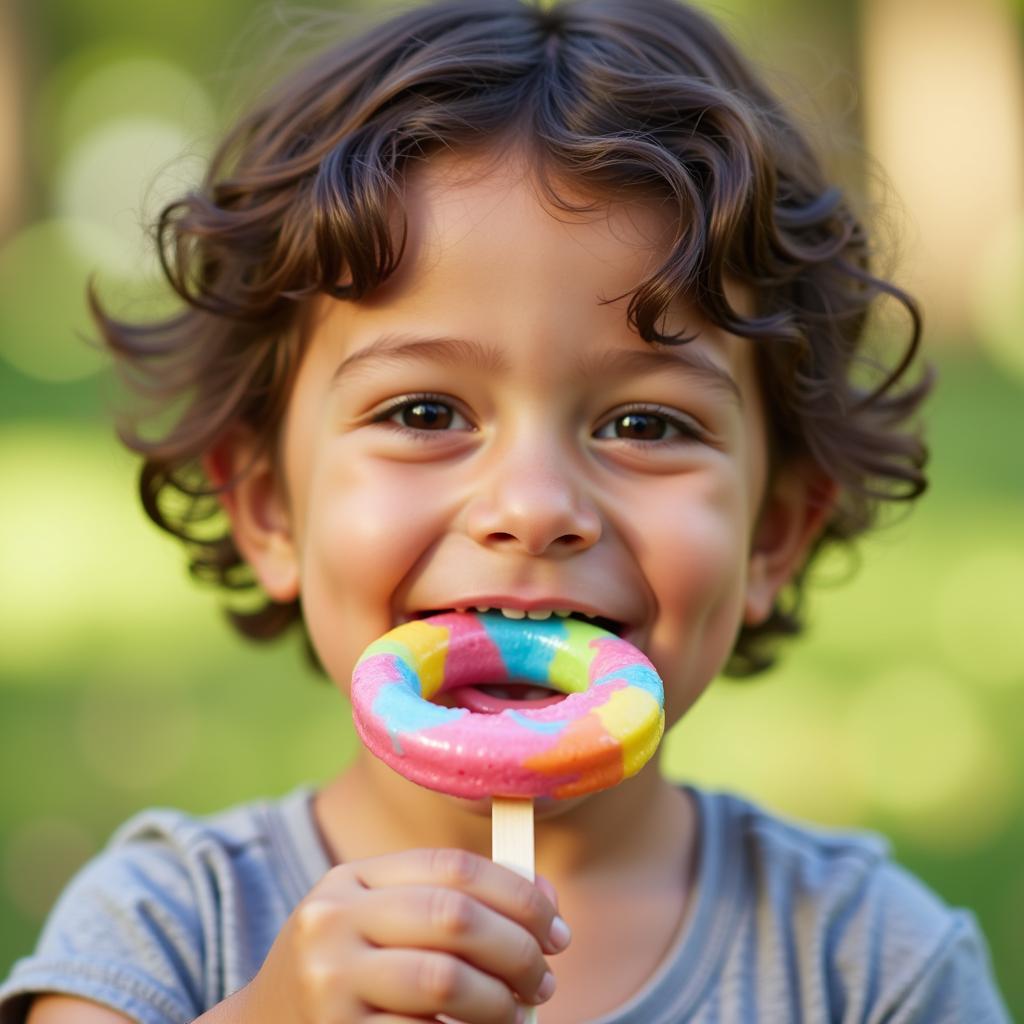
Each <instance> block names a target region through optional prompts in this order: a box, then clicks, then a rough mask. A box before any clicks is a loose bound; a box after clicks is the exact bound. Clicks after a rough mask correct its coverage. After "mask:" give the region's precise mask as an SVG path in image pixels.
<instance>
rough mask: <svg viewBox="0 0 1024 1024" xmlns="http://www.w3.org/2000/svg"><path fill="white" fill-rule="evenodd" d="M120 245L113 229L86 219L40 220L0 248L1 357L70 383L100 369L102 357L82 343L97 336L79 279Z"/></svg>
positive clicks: (42, 375)
mask: <svg viewBox="0 0 1024 1024" xmlns="http://www.w3.org/2000/svg"><path fill="white" fill-rule="evenodd" d="M121 249H122V246H121V245H120V243H119V242H118V240H117V238H116V237H115V236H113V234H112V232H110V231H109V230H107V229H105V228H103V227H102V226H99V225H96V224H92V223H88V222H85V223H81V222H79V223H75V224H72V223H69V222H68V221H61V220H56V221H42V222H39V223H36V224H33V225H31V226H30V227H28V228H25V229H24V230H23V231H21V232H19V233H18V234H17V235H15V236H14V237H13V238H12V239H11V240H10V241H9V242H8V243H7V244H6V245H5V246H4V247H3V248H2V249H0V356H2V357H3V358H4V359H5V360H6V361H7V362H8V363H10V364H11V366H13V367H15V368H16V369H17V370H20V371H21V372H22V373H24V374H26V375H27V376H29V377H37V378H40V379H42V380H51V381H67V380H76V379H80V378H83V377H88V376H90V375H91V374H93V373H95V372H96V371H97V370H98V369H100V368H101V367H102V366H103V365H104V364H105V363H106V361H107V358H106V356H105V354H103V353H102V352H101V351H100V350H99V349H98V348H97V347H96V346H95V345H93V344H90V343H88V342H87V341H86V340H85V339H86V338H95V336H96V332H95V330H94V328H93V327H92V324H91V322H90V320H89V316H88V313H87V311H86V305H85V282H86V280H87V279H88V277H89V274H90V273H91V272H92V271H93V270H95V269H96V265H97V264H98V263H101V262H102V263H106V264H107V265H108V266H110V265H112V263H113V262H114V261H115V260H116V255H115V254H117V253H118V252H119V251H120V250H121ZM85 250H88V253H91V254H92V257H91V258H90V257H89V256H88V255H87V254H86V251H85Z"/></svg>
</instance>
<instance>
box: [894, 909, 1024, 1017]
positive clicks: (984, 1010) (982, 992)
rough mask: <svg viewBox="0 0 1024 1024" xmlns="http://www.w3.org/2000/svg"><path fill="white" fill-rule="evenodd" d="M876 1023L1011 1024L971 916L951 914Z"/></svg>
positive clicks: (982, 941)
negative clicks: (943, 931) (910, 978)
mask: <svg viewBox="0 0 1024 1024" xmlns="http://www.w3.org/2000/svg"><path fill="white" fill-rule="evenodd" d="M879 1019H884V1020H885V1021H886V1022H887V1024H961V1022H963V1021H970V1022H971V1024H1012V1022H1011V1020H1010V1014H1009V1011H1008V1010H1007V1008H1006V1006H1005V1004H1004V1003H1003V1000H1002V998H1001V997H1000V995H999V991H998V989H997V988H996V985H995V981H994V979H993V976H992V968H991V964H990V963H989V956H988V949H987V947H986V945H985V940H984V938H983V937H982V935H981V932H980V931H979V930H978V927H977V925H976V923H975V921H974V917H973V915H972V914H970V913H969V912H967V911H957V912H956V913H955V915H954V920H953V924H952V927H951V928H950V929H949V931H948V933H947V934H946V936H945V937H944V939H943V941H942V942H941V943H940V945H939V947H938V948H937V949H936V950H935V952H934V953H933V954H932V955H931V956H930V957H929V958H928V960H927V961H925V963H924V965H923V966H922V968H921V971H920V973H919V975H918V976H917V977H916V978H915V979H913V981H912V983H911V985H910V986H909V988H908V989H907V990H906V991H905V992H903V993H899V994H898V995H897V996H896V998H895V999H894V1002H893V1005H892V1007H891V1008H890V1009H889V1012H888V1013H883V1014H882V1015H881V1017H880V1018H879Z"/></svg>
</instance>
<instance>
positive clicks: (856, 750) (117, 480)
mask: <svg viewBox="0 0 1024 1024" xmlns="http://www.w3.org/2000/svg"><path fill="white" fill-rule="evenodd" d="M317 6H319V7H320V8H329V5H328V4H326V3H320V4H319V5H317ZM309 8H310V5H309V4H306V5H304V8H303V9H305V10H308V9H309ZM714 10H715V12H716V13H717V14H719V15H720V16H721V17H722V18H723V20H724V21H725V23H726V24H727V26H728V27H729V28H730V29H731V31H732V32H733V33H734V34H735V35H736V36H738V37H739V39H740V41H741V43H742V44H744V45H745V46H746V48H747V49H748V50H749V51H752V53H753V55H754V56H755V58H756V59H757V60H758V61H760V62H761V63H763V64H764V65H765V66H767V67H776V68H782V69H784V71H783V72H782V73H775V74H774V75H773V76H772V77H773V81H774V83H775V85H776V86H777V87H778V88H780V89H781V90H782V91H783V93H785V94H786V95H787V96H788V97H789V99H790V100H791V102H793V103H795V104H796V105H797V106H798V107H799V108H800V109H801V110H802V111H804V113H805V115H806V117H807V120H808V123H809V124H810V123H821V124H823V125H824V130H823V131H818V133H817V134H818V135H819V136H823V141H824V142H825V144H826V145H827V146H828V147H829V149H830V152H831V153H833V154H834V155H833V157H832V161H833V165H834V167H835V169H836V170H837V172H839V173H841V174H842V175H843V176H844V177H845V179H846V180H847V182H848V184H849V185H850V186H851V188H852V189H853V190H854V191H855V192H856V193H858V194H860V195H861V196H862V197H863V198H862V203H863V205H864V208H865V210H866V211H867V212H868V214H869V215H870V216H871V217H872V218H873V219H874V220H875V221H876V223H878V224H879V225H880V226H881V228H882V230H883V234H884V236H885V237H886V239H887V240H889V241H892V242H894V243H895V244H896V248H897V250H898V251H899V254H900V260H899V267H898V271H897V277H898V279H899V280H900V281H901V282H902V283H904V284H906V285H908V286H909V287H911V288H912V289H913V290H916V291H917V292H918V294H919V295H920V296H921V297H922V299H923V301H924V305H925V309H926V313H927V325H928V335H927V344H928V358H929V359H931V360H932V361H933V362H935V363H936V364H937V365H938V366H939V369H940V373H941V384H940V388H939V390H938V392H937V395H936V397H935V400H934V402H933V403H932V406H931V408H930V410H929V413H928V430H929V434H930V438H931V441H932V445H933V449H934V461H933V467H932V471H933V487H932V490H931V491H930V492H929V494H928V496H927V498H926V499H925V501H924V502H923V503H922V504H921V506H920V507H919V508H918V509H916V510H915V511H914V512H913V514H912V515H910V516H908V517H901V518H898V519H896V520H894V521H892V522H891V523H889V524H888V525H887V526H886V527H885V529H883V530H881V531H880V532H878V533H877V534H876V535H875V536H874V537H873V538H871V539H870V540H869V541H867V542H866V543H865V544H864V545H863V546H862V549H861V554H860V556H859V558H858V559H857V561H856V562H850V561H848V560H843V559H833V560H832V561H831V562H830V563H829V564H828V565H825V566H822V568H821V570H820V571H819V572H818V573H817V577H818V582H817V585H816V586H815V588H814V590H813V591H812V595H811V605H810V608H811V620H812V629H811V631H810V635H809V637H808V638H807V639H806V640H805V641H804V642H802V643H801V644H799V645H797V647H795V648H794V649H793V650H792V651H791V652H789V654H788V656H787V657H785V658H784V659H783V663H782V665H781V667H780V668H779V669H778V670H776V671H775V672H773V673H772V674H771V675H769V676H768V677H766V678H764V679H761V680H759V681H756V682H748V683H730V682H721V683H718V684H716V685H715V686H714V687H713V688H712V690H711V691H710V692H709V694H708V695H707V697H706V698H705V699H704V700H703V701H702V702H701V703H700V704H699V705H698V707H697V708H696V709H695V710H694V711H693V712H692V714H691V715H690V716H689V717H688V718H687V719H686V720H685V721H684V722H683V723H682V724H681V725H680V726H679V727H678V728H677V729H676V730H675V732H674V733H673V734H672V735H671V736H670V737H669V738H668V740H667V741H666V744H665V757H666V764H667V766H668V768H669V769H670V771H671V772H672V773H673V774H675V775H678V776H679V777H681V778H682V777H686V778H692V779H695V780H696V781H698V782H701V783H704V784H708V785H712V786H722V787H732V788H737V789H739V790H741V791H743V792H746V793H748V794H751V795H753V796H754V797H755V798H758V799H760V800H763V801H764V802H766V803H768V804H769V805H771V806H772V807H774V808H776V809H777V810H780V811H782V812H786V813H791V814H794V815H798V816H801V817H803V818H806V819H810V820H813V821H818V822H822V823H826V824H830V825H840V826H858V827H859V826H866V827H871V828H876V829H880V830H882V831H884V832H885V833H886V834H887V835H888V836H890V837H891V839H892V842H893V845H894V849H895V853H896V856H897V857H898V858H899V859H900V860H901V861H902V862H903V863H905V864H906V865H907V866H909V867H910V868H911V869H912V870H913V871H915V872H916V873H918V874H919V875H920V876H921V877H922V878H924V879H925V880H926V881H927V882H928V883H930V884H931V885H932V886H933V887H934V888H935V889H937V890H938V891H939V892H940V893H941V894H942V895H943V896H944V897H945V898H946V899H947V900H949V901H950V902H952V903H955V904H959V905H963V906H967V907H969V908H971V909H972V910H973V911H974V912H975V913H976V914H977V915H978V917H979V919H980V921H981V924H982V927H983V928H984V930H985V932H986V934H987V936H988V938H989V942H990V944H991V947H992V951H993V957H994V961H995V966H996V971H997V974H998V977H999V980H1000V984H1001V986H1002V988H1003V991H1004V992H1005V994H1006V996H1007V999H1008V1001H1009V1003H1010V1005H1011V1009H1012V1010H1013V1011H1015V1013H1016V1014H1017V1015H1019V1016H1021V1017H1022V1018H1024V971H1021V970H1020V966H1021V964H1020V949H1021V947H1022V939H1024V924H1022V922H1024V714H1022V712H1024V645H1022V636H1024V591H1022V584H1021V580H1022V579H1024V515H1022V512H1024V455H1022V451H1024V416H1022V415H1021V412H1020V410H1021V403H1022V401H1024V134H1022V133H1024V109H1022V90H1021V66H1022V60H1021V53H1022V39H1024V9H1022V5H1021V4H1020V3H1013V2H1009V0H1007V2H1002V0H939V2H932V0H929V2H927V3H925V2H924V0H900V2H899V3H895V4H893V3H889V4H886V3H884V2H882V0H862V2H855V0H844V2H838V3H833V4H829V5H821V4H812V3H810V2H804V0H791V2H781V0H780V2H778V3H774V4H767V5H765V4H755V3H753V2H751V3H743V2H741V0H735V2H728V3H718V4H715V5H714ZM297 19H298V11H297V8H294V7H292V6H290V5H289V4H287V3H278V4H274V5H272V6H270V7H261V8H258V9H254V8H253V7H252V6H251V4H249V3H247V2H244V0H231V2H228V0H218V3H216V4H208V3H201V2H199V0H179V2H177V3H173V4H172V3H170V2H167V3H154V4H138V3H132V2H128V0H91V2H89V3H82V2H80V0H44V2H38V3H31V4H29V3H27V2H26V3H23V4H22V5H21V6H19V5H17V4H11V3H8V4H6V5H2V4H0V489H2V490H0V495H2V500H0V779H2V780H3V784H2V789H0V974H6V971H7V969H8V967H9V965H10V964H11V963H12V962H13V960H14V959H15V958H16V957H17V956H19V955H23V954H25V953H27V952H28V951H29V950H30V948H31V946H32V943H33V942H34V939H35V936H36V934H37V932H38V929H39V926H40V923H41V921H42V919H43V915H44V914H45V912H46V910H47V908H48V907H49V906H50V904H51V903H52V901H53V899H54V897H55V895H56V893H57V892H58V891H59V889H60V887H61V885H62V884H63V882H64V881H65V880H66V879H67V877H68V876H69V874H70V873H71V872H72V871H73V870H74V869H75V867H76V866H77V865H78V864H80V863H81V862H82V861H83V860H84V859H85V858H86V857H88V856H89V855H91V854H92V853H94V852H95V851H96V850H98V849H99V848H100V846H101V845H102V843H103V842H104V840H105V838H106V836H107V835H108V834H109V832H110V831H111V829H112V828H114V826H116V825H117V824H118V823H119V822H121V821H122V820H123V819H124V818H126V817H127V816H128V815H130V814H132V813H133V812H134V811H136V810H137V809H139V808H141V807H144V806H148V805H152V804H165V803H166V804H173V805H177V806H182V807H185V808H188V809H190V810H193V811H197V812H204V811H212V810H216V809H218V808H221V807H223V806H225V805H227V804H230V803H232V802H236V801H240V800H244V799H249V798H252V797H255V796H258V795H262V794H275V793H280V792H283V791H284V790H286V789H288V788H290V787H291V786H293V785H294V784H296V783H297V782H299V781H305V780H318V779H324V778H326V777H327V776H328V775H329V774H331V773H333V772H334V771H335V770H336V769H337V767H338V765H339V764H340V763H341V762H342V761H343V760H344V759H345V758H346V757H347V755H348V753H349V751H350V750H351V749H352V743H353V739H352V730H351V726H350V724H349V718H348V710H347V706H346V705H345V704H344V703H343V702H342V701H341V700H340V699H338V697H337V696H336V695H335V693H334V691H333V690H332V689H331V688H330V687H328V686H326V685H323V684H320V683H318V681H317V680H315V679H314V678H313V677H312V676H311V675H310V674H309V673H308V672H307V671H306V669H305V668H304V666H303V663H302V658H301V654H300V652H299V650H298V648H297V646H296V645H295V644H294V643H286V644H283V645H281V646H280V647H278V648H274V649H256V648H253V647H250V646H247V645H245V644H243V643H242V642H241V641H239V640H236V639H235V638H234V637H233V636H232V634H231V633H230V632H229V631H228V629H227V628H226V627H225V626H224V625H223V624H222V621H221V617H220V614H219V611H218V604H217V601H216V598H215V596H214V595H211V594H209V593H206V592H203V591H200V590H198V589H197V588H196V587H194V586H193V585H192V584H191V583H190V582H189V581H188V580H187V577H186V574H185V571H184V565H183V560H182V557H181V554H180V552H179V551H178V550H177V549H176V548H175V547H174V546H173V545H172V544H171V542H170V541H169V540H166V539H164V538H163V537H161V536H158V535H157V533H156V531H155V530H154V529H153V528H151V527H150V526H149V525H148V523H147V522H145V521H144V519H143V517H142V514H141V512H140V510H139V509H138V508H137V502H136V500H135V497H134V492H133V486H134V484H133V475H134V470H135V467H134V465H133V463H132V461H131V459H129V458H128V457H127V456H126V455H125V454H123V453H122V452H121V451H120V450H119V449H118V447H117V445H116V443H115V441H114V439H113V435H112V431H111V427H110V407H111V403H112V401H114V400H115V398H116V392H115V389H114V387H113V385H112V383H111V381H110V378H109V376H108V374H107V372H106V369H105V367H104V366H103V364H102V361H101V360H100V359H99V358H98V357H97V356H96V355H95V353H94V352H93V351H92V350H91V349H90V348H89V347H88V346H87V345H86V344H84V343H83V342H82V340H81V335H82V334H83V333H88V324H87V321H86V317H85V314H84V308H83V302H82V292H83V286H84V282H85V280H86V277H87V275H88V274H90V273H93V272H95V273H97V274H98V276H99V280H100V282H101V284H102V286H103V288H104V290H105V292H106V293H107V294H108V295H116V296H118V297H119V298H118V301H119V302H120V303H121V308H122V309H130V310H137V311H143V310H146V309H149V308H152V306H151V302H152V300H151V298H150V291H151V289H150V284H149V282H150V281H151V279H152V277H153V273H154V268H153V262H152V257H151V255H149V253H148V250H147V246H146V240H145V239H146V234H145V224H146V223H147V221H148V220H149V219H151V217H152V215H153V213H154V211H155V210H157V209H158V208H159V206H160V204H161V202H163V201H165V200H166V198H168V197H169V196H170V195H173V194H175V193H176V192H177V191H179V190H180V189H181V188H182V187H183V186H185V185H187V184H188V183H189V182H190V181H192V180H194V179H195V177H196V175H197V173H198V170H197V168H199V167H201V163H202V158H203V156H204V154H206V153H207V152H208V151H209V149H210V147H211V145H212V143H213V140H214V139H215V137H216V133H217V130H218V127H219V126H221V125H223V123H224V122H225V120H226V119H227V118H228V117H229V116H230V115H231V113H232V111H234V110H235V109H236V108H237V104H238V102H239V97H240V96H243V95H244V94H245V92H246V89H247V88H248V87H250V86H251V85H253V84H255V83H258V81H259V79H260V78H261V77H263V76H265V75H266V74H267V70H266V65H265V63H264V61H263V60H262V58H260V59H257V60H253V54H261V53H263V52H265V50H266V47H267V46H269V45H270V44H271V43H275V42H278V41H279V40H280V38H281V36H282V35H285V34H287V33H289V32H291V31H292V29H293V28H294V26H295V25H296V24H297ZM310 41H311V40H310V37H309V35H308V33H307V37H306V43H309V42H310ZM867 152H869V153H870V154H871V157H870V158H868V157H867V156H866V155H865V154H866V153H867ZM882 168H884V171H883V170H882ZM897 196H898V199H897V198H896V197H897Z"/></svg>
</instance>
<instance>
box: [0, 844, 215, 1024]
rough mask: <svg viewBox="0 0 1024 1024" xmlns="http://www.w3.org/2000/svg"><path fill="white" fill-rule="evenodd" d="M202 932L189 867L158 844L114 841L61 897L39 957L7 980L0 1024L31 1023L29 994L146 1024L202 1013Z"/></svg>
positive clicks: (178, 1021) (177, 1023) (168, 1023)
mask: <svg viewBox="0 0 1024 1024" xmlns="http://www.w3.org/2000/svg"><path fill="white" fill-rule="evenodd" d="M202 932H203V928H202V923H201V920H200V914H199V912H198V909H197V901H196V896H195V887H194V884H193V881H192V879H191V878H190V875H189V872H188V870H187V868H186V867H185V865H184V864H183V863H182V862H181V861H180V859H179V858H177V857H176V855H175V854H174V852H173V851H172V850H171V849H169V848H168V847H166V846H163V845H161V844H160V843H158V842H144V841H140V842H135V843H129V844H125V845H122V846H117V847H112V848H109V849H108V850H106V851H105V852H104V853H102V854H100V855H99V856H98V857H96V858H95V859H94V860H92V861H91V862H90V863H89V864H87V865H86V866H85V867H84V868H83V869H82V870H81V871H80V872H79V873H78V875H77V876H76V877H75V878H74V879H73V880H72V881H71V883H70V884H69V885H68V886H67V888H66V889H65V890H64V892H63V893H62V895H61V897H60V899H59V900H58V902H57V904H56V906H55V907H54V909H53V911H52V912H51V914H50V917H49V919H48V920H47V922H46V924H45V926H44V928H43V931H42V934H41V936H40V939H39V943H38V946H37V948H36V950H35V953H34V954H32V955H31V956H29V957H26V958H24V959H22V960H20V961H18V962H17V963H16V964H15V965H14V968H13V970H12V972H11V974H10V977H9V978H8V979H7V980H6V981H5V982H4V984H3V985H2V986H0V1024H20V1022H22V1021H24V1019H25V1017H26V1015H27V1013H28V1008H29V1006H30V1004H31V1000H32V997H33V996H35V995H37V994H39V993H42V992H49V993H59V994H62V995H69V996H79V997H82V998H85V999H91V1000H93V1001H94V1002H98V1003H101V1004H103V1005H105V1006H108V1007H110V1008H111V1009H113V1010H116V1011H118V1012H120V1013H122V1014H124V1015H125V1016H127V1017H130V1018H131V1019H132V1020H134V1021H138V1022H139V1024H183V1022H185V1021H191V1020H193V1019H194V1018H195V1017H197V1016H198V1015H199V1014H200V1013H201V1012H202V1010H201V1008H200V1001H201V1000H200V993H201V989H202V980H201V979H202V950H203V934H202Z"/></svg>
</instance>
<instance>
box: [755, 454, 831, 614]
mask: <svg viewBox="0 0 1024 1024" xmlns="http://www.w3.org/2000/svg"><path fill="white" fill-rule="evenodd" d="M838 492H839V488H838V486H837V485H836V483H835V481H834V480H832V479H831V478H830V477H829V476H827V475H826V474H825V473H823V472H822V471H821V470H820V469H819V468H818V467H816V466H814V465H813V464H812V463H810V462H806V461H797V462H792V463H789V464H787V465H786V466H784V467H782V468H781V469H779V470H778V471H777V472H776V473H775V474H774V477H773V479H772V480H771V481H770V482H769V486H768V493H767V495H766V496H765V499H764V503H763V505H762V508H761V514H760V516H759V517H758V521H757V523H756V525H755V527H754V535H753V537H752V539H751V547H750V562H749V565H748V567H747V568H748V572H747V593H746V601H745V603H744V609H743V621H744V624H745V625H747V626H756V625H759V624H760V623H762V622H764V621H765V620H766V619H767V618H768V616H769V615H770V614H771V611H772V606H773V605H774V603H775V598H776V595H777V594H778V593H779V591H780V590H781V589H782V588H783V587H784V586H785V585H786V584H787V583H788V582H789V581H790V580H791V579H792V578H793V577H794V576H795V575H796V574H797V573H798V572H799V571H800V569H801V567H802V566H803V564H804V560H805V559H806V558H807V553H808V552H809V551H810V549H811V546H812V545H813V544H814V541H815V540H816V539H817V537H818V535H819V534H820V533H821V531H822V529H824V527H825V523H826V522H827V521H828V517H829V515H830V514H831V512H832V510H833V508H834V507H835V501H836V497H837V495H838Z"/></svg>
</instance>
